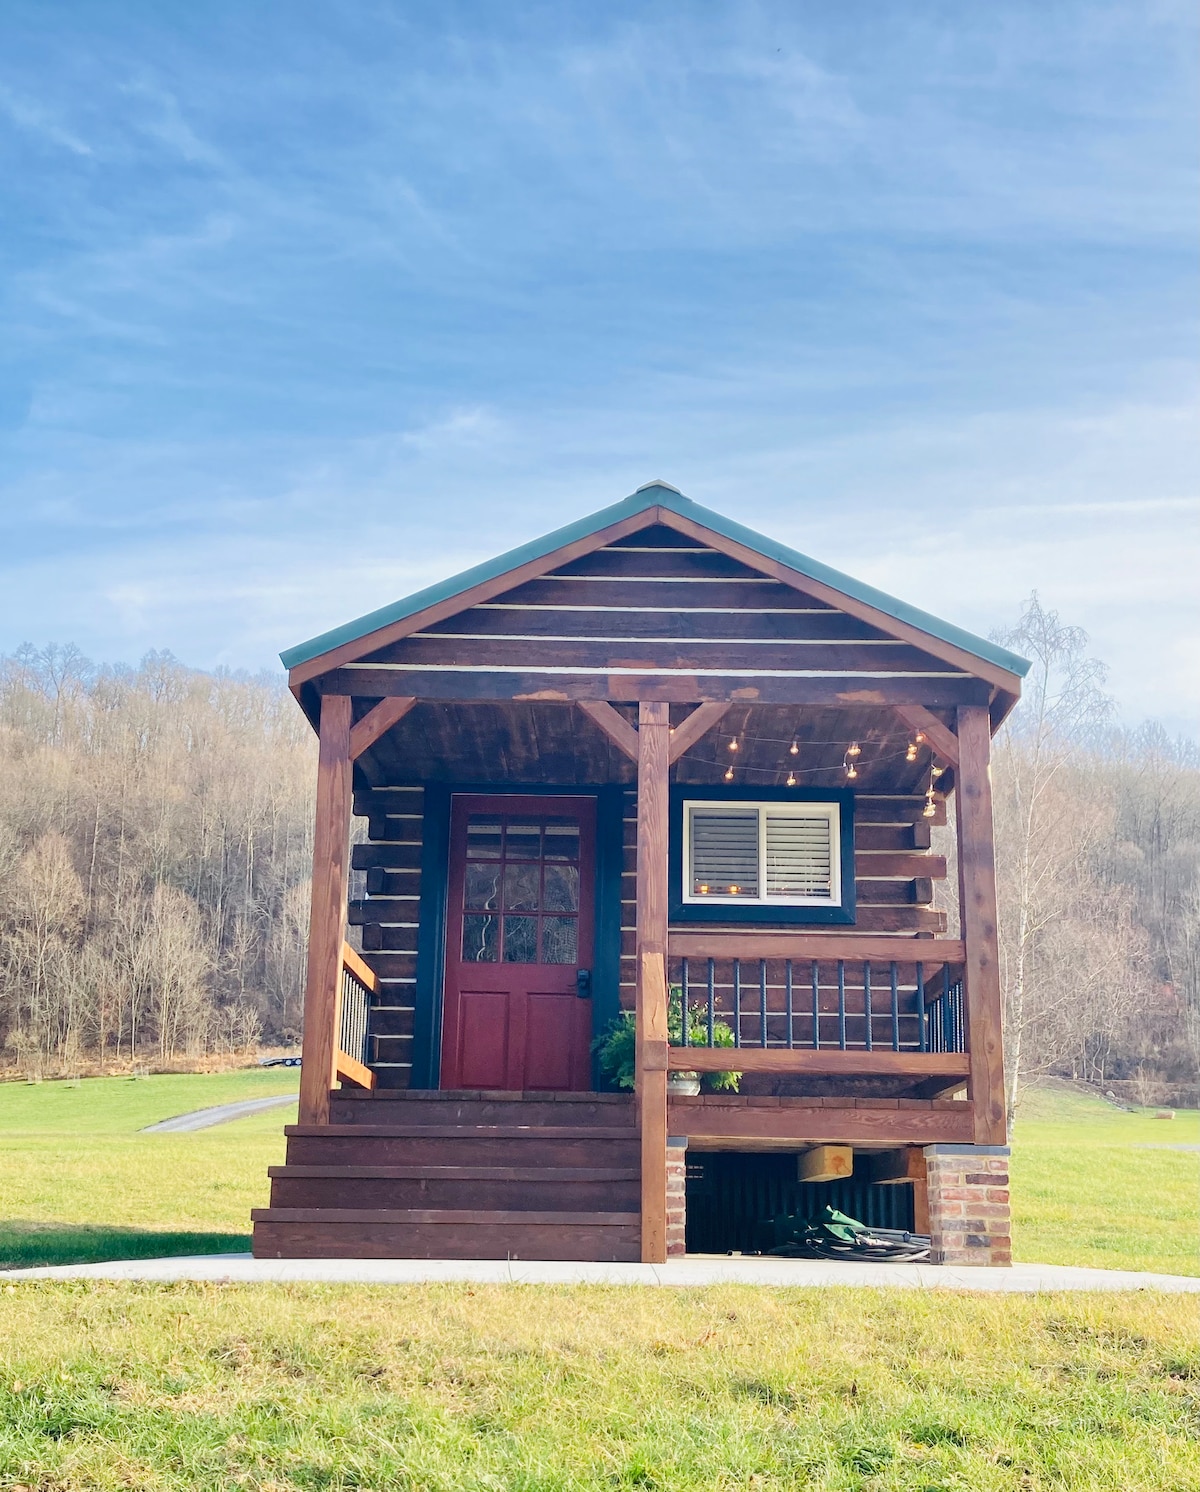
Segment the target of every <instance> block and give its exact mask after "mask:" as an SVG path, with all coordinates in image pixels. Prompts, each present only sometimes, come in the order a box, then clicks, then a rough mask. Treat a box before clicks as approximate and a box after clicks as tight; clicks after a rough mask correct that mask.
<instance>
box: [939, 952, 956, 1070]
mask: <svg viewBox="0 0 1200 1492" xmlns="http://www.w3.org/2000/svg"><path fill="white" fill-rule="evenodd" d="M953 1050H954V1009H953V1006H952V1004H951V994H950V969H949V967H948V966H947V967H945V968H943V969H942V1051H944V1052H952V1051H953Z"/></svg>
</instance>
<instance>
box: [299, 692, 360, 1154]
mask: <svg viewBox="0 0 1200 1492" xmlns="http://www.w3.org/2000/svg"><path fill="white" fill-rule="evenodd" d="M350 716H351V710H350V697H349V695H346V694H326V695H324V696H323V697H322V699H321V748H320V754H319V756H318V759H317V816H316V828H315V832H314V835H313V877H312V910H311V913H310V915H309V922H308V979H307V982H306V984H305V987H304V1047H303V1065H302V1066H301V1069H300V1123H301V1124H328V1123H329V1089H330V1087H331V1086H332V1083H333V1071H334V1066H333V1064H334V1060H335V1056H336V1051H337V1043H336V1035H335V1032H334V1029H333V1028H334V1021H335V1020H336V1018H337V1002H338V988H339V984H340V980H341V965H342V938H343V934H344V931H345V923H346V892H347V879H348V872H349V861H350V788H351V779H352V773H353V767H352V762H351V758H350Z"/></svg>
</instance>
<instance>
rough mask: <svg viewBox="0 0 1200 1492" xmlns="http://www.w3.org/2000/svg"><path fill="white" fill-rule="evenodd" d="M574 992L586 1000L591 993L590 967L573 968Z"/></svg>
mask: <svg viewBox="0 0 1200 1492" xmlns="http://www.w3.org/2000/svg"><path fill="white" fill-rule="evenodd" d="M575 993H576V994H577V995H578V996H579V998H580V999H581V1000H587V999H589V998H590V996H591V993H592V971H591V969H576V970H575Z"/></svg>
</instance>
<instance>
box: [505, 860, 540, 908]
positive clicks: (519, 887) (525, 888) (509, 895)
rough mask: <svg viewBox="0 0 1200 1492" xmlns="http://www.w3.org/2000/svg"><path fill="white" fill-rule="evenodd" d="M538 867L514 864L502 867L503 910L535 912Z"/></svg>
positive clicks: (536, 906)
mask: <svg viewBox="0 0 1200 1492" xmlns="http://www.w3.org/2000/svg"><path fill="white" fill-rule="evenodd" d="M540 872H541V866H540V865H536V864H535V865H528V864H524V865H523V864H516V865H511V864H509V865H505V867H504V910H505V911H506V912H536V911H537V909H538V879H539V875H540Z"/></svg>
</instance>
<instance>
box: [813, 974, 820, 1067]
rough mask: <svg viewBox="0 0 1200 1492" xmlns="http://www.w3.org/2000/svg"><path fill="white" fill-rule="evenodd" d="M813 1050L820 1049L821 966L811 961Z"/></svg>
mask: <svg viewBox="0 0 1200 1492" xmlns="http://www.w3.org/2000/svg"><path fill="white" fill-rule="evenodd" d="M812 997H813V1050H814V1051H820V1049H821V966H820V964H818V963H817V961H816V959H815V958H814V959H813V961H812Z"/></svg>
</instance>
